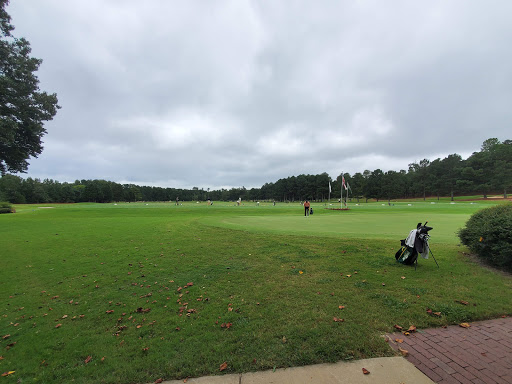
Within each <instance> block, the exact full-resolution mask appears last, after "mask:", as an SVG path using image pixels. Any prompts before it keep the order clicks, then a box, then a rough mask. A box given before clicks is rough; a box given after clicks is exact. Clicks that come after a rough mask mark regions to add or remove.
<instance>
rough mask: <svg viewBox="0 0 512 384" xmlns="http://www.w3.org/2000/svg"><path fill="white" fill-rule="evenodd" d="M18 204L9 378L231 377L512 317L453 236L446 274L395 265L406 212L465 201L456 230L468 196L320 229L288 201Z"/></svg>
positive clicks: (5, 274)
mask: <svg viewBox="0 0 512 384" xmlns="http://www.w3.org/2000/svg"><path fill="white" fill-rule="evenodd" d="M16 208H17V211H18V213H17V214H14V215H2V216H0V235H1V236H2V239H7V240H6V241H4V242H3V244H2V253H1V260H2V265H3V268H2V269H1V270H0V305H1V306H0V316H1V317H0V337H1V338H0V351H1V352H0V356H2V359H1V360H0V370H2V372H5V371H16V372H15V374H13V375H11V376H10V377H9V378H8V379H7V380H9V379H10V380H19V381H20V382H28V381H36V382H45V383H60V382H71V381H74V382H77V383H134V382H140V383H146V382H152V381H154V380H156V379H158V378H164V379H178V378H180V379H183V378H186V377H195V376H202V375H210V374H220V373H221V372H220V371H219V366H220V364H222V363H223V362H227V369H226V370H224V371H223V373H224V372H247V371H255V370H263V369H269V368H273V367H287V366H297V365H305V364H313V363H320V362H328V361H338V360H343V359H346V360H350V359H359V358H367V357H376V356H385V355H389V354H390V353H391V352H390V349H389V348H388V347H387V345H386V343H385V342H384V340H383V338H382V337H381V334H382V333H385V332H389V331H392V330H393V325H394V324H399V325H402V326H404V327H408V326H410V325H415V326H417V327H418V328H424V327H431V326H440V325H444V324H452V323H457V322H461V321H472V320H480V319H484V318H490V317H497V316H501V315H504V314H508V315H510V314H511V313H510V308H512V297H510V295H509V294H508V292H510V289H511V288H512V282H511V279H510V277H507V276H503V275H497V274H495V273H493V272H492V271H489V270H486V269H482V268H480V267H479V266H478V265H476V264H473V263H470V262H467V261H466V260H465V259H464V257H463V256H462V254H461V251H462V249H463V248H460V247H458V246H457V244H455V242H454V241H452V240H451V239H449V238H448V239H447V240H446V241H444V242H437V243H435V245H434V246H433V250H435V252H436V254H435V256H436V259H437V261H438V262H439V264H440V266H441V268H439V269H438V268H437V266H436V265H435V263H434V262H433V260H431V259H430V260H420V263H419V266H418V269H417V270H416V271H415V270H414V268H411V267H407V266H403V265H399V264H397V263H396V262H395V260H394V257H393V255H394V252H395V251H396V249H397V248H398V244H399V242H398V240H399V239H400V238H403V237H405V235H406V234H407V233H402V232H403V231H402V230H401V226H402V221H407V222H408V221H411V220H412V221H413V224H412V225H413V226H414V225H415V224H416V221H423V220H424V219H423V218H424V217H425V215H426V214H428V215H429V217H428V219H429V220H430V221H431V223H433V224H435V220H436V219H437V218H441V217H444V215H447V212H446V210H447V209H451V208H455V209H454V210H453V211H454V212H453V216H455V218H454V217H452V218H451V219H450V223H452V224H451V225H452V227H453V228H452V229H453V232H455V230H456V229H457V225H460V226H462V225H463V223H464V220H465V217H466V216H467V215H469V213H470V211H471V210H474V208H473V207H469V206H468V207H466V208H464V209H463V208H459V207H453V206H451V207H448V206H447V207H446V208H445V209H444V210H443V209H441V210H439V211H438V212H436V211H435V210H431V211H429V208H430V207H428V206H426V205H422V206H421V208H420V207H418V208H416V209H417V212H416V216H418V217H419V218H418V219H417V218H416V217H415V216H414V211H412V210H411V209H409V208H412V209H415V207H414V206H413V207H409V206H407V208H405V207H404V208H403V210H402V211H405V212H402V213H400V212H401V211H399V210H395V211H393V212H390V211H389V210H388V211H385V210H384V209H386V208H393V207H383V206H381V205H380V204H378V205H369V206H367V207H366V206H365V207H362V208H363V209H362V210H361V211H359V212H354V211H351V212H350V215H346V216H340V215H339V212H334V214H335V215H336V214H338V216H332V217H334V219H333V218H331V217H330V215H331V214H332V213H333V212H332V211H327V210H325V212H323V211H322V210H321V209H320V208H318V209H317V210H316V212H315V215H314V216H312V217H310V218H309V219H304V218H303V217H300V213H301V210H300V209H297V214H298V215H299V216H297V217H300V218H301V219H302V220H303V221H301V222H300V223H303V222H305V220H309V221H308V223H309V225H310V228H309V230H308V231H302V230H301V231H299V232H297V233H295V232H294V229H293V225H294V224H293V223H294V220H295V218H293V214H295V213H296V208H297V207H294V206H289V205H287V206H277V207H273V206H271V205H268V206H265V205H264V204H262V205H261V206H259V207H256V206H245V207H233V206H232V205H228V204H222V203H215V205H214V206H213V207H206V206H205V205H195V204H194V205H193V204H189V205H187V204H186V205H184V206H179V207H176V206H174V205H170V204H169V205H167V204H149V205H145V204H119V205H117V206H114V205H97V204H79V205H61V206H55V209H38V208H37V207H34V206H17V207H16ZM299 208H300V207H299ZM455 210H458V211H455ZM317 212H318V214H317ZM343 213H345V212H343ZM448 214H449V213H448ZM247 217H252V218H253V219H249V220H247ZM336 217H337V218H338V220H339V219H340V218H342V220H344V221H350V220H351V219H350V217H354V222H357V223H359V222H363V221H364V222H365V223H366V224H365V225H364V226H363V225H359V224H355V228H359V236H356V233H355V232H353V231H352V232H351V233H350V235H348V236H345V234H344V232H343V230H342V228H343V227H340V229H339V230H338V232H337V233H336V231H333V230H332V228H330V225H331V224H333V225H337V224H336V223H337V221H336V219H335V218H336ZM258 219H259V220H258ZM272 219H274V220H275V221H276V223H278V224H279V225H278V226H277V227H276V229H275V230H269V228H268V224H269V223H273V221H272ZM323 219H325V223H327V224H325V223H324V221H323ZM314 220H317V222H320V223H324V224H320V228H319V229H315V223H316V222H315V221H314ZM382 220H386V222H387V223H388V224H389V225H388V226H390V227H391V232H393V231H396V234H397V237H394V236H390V235H389V228H388V229H385V228H384V227H382V226H381V225H380V223H381V222H382ZM244 221H245V222H246V223H249V224H248V225H247V226H246V227H245V226H244V225H243V224H242V223H243V222H244ZM398 222H399V223H400V224H397V223H398ZM233 223H235V224H233ZM251 223H259V225H254V224H251ZM262 223H263V225H262V226H261V224H262ZM300 225H302V224H300ZM344 225H345V224H344ZM410 226H411V224H410V223H408V227H407V228H409V227H410ZM434 227H435V230H437V226H436V225H434ZM374 228H375V229H376V230H375V232H373V229H374ZM379 228H380V229H379ZM406 232H408V231H406ZM398 233H400V235H399V236H398ZM367 234H368V236H367ZM433 237H434V236H433ZM460 301H464V302H467V304H466V305H464V304H461V302H460ZM427 309H431V310H432V311H433V312H439V315H436V316H433V315H432V314H431V313H429V312H427ZM335 319H337V321H335ZM341 320H343V321H341ZM7 335H9V336H7Z"/></svg>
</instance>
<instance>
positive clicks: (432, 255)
mask: <svg viewBox="0 0 512 384" xmlns="http://www.w3.org/2000/svg"><path fill="white" fill-rule="evenodd" d="M428 250H429V252H430V254H431V255H432V258H433V259H434V261H435V262H436V264H437V260H436V258H435V257H434V254H433V253H432V251H431V250H430V248H429V249H428ZM437 268H439V264H437Z"/></svg>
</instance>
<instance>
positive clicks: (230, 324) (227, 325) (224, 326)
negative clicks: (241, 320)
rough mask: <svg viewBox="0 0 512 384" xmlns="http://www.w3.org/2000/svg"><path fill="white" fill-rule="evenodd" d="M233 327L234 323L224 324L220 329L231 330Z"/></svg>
mask: <svg viewBox="0 0 512 384" xmlns="http://www.w3.org/2000/svg"><path fill="white" fill-rule="evenodd" d="M232 325H233V324H232V323H222V324H221V325H220V327H221V328H227V329H229V328H231V326H232Z"/></svg>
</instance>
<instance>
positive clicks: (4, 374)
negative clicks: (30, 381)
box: [2, 371, 16, 376]
mask: <svg viewBox="0 0 512 384" xmlns="http://www.w3.org/2000/svg"><path fill="white" fill-rule="evenodd" d="M14 372H16V371H7V372H4V373H2V376H9V375H12V374H13V373H14Z"/></svg>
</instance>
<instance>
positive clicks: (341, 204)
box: [340, 171, 343, 209]
mask: <svg viewBox="0 0 512 384" xmlns="http://www.w3.org/2000/svg"><path fill="white" fill-rule="evenodd" d="M340 184H341V199H340V208H341V209H343V171H341V182H340Z"/></svg>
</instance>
